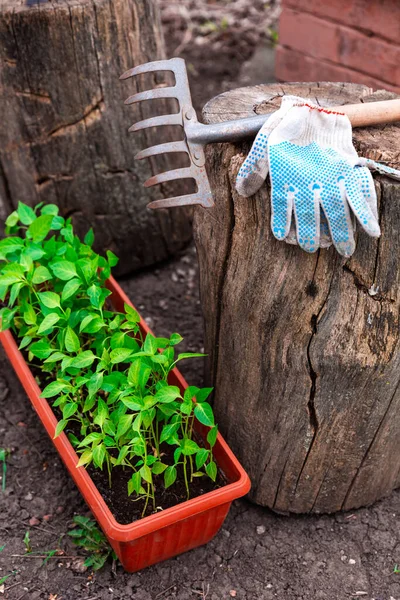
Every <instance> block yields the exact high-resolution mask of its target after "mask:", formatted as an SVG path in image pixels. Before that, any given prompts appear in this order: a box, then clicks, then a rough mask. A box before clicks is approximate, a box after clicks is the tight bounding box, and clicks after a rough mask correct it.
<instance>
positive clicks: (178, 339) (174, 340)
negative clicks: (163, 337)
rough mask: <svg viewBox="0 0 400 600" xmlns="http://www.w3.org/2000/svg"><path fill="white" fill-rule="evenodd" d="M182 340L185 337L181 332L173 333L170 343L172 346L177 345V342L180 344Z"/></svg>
mask: <svg viewBox="0 0 400 600" xmlns="http://www.w3.org/2000/svg"><path fill="white" fill-rule="evenodd" d="M182 340H183V337H182V336H181V335H179V333H172V334H171V336H170V338H169V343H170V344H171V346H176V344H179V343H180V342H181V341H182Z"/></svg>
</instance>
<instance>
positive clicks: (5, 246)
mask: <svg viewBox="0 0 400 600" xmlns="http://www.w3.org/2000/svg"><path fill="white" fill-rule="evenodd" d="M23 247H24V241H23V240H22V239H21V238H19V237H8V238H4V239H3V240H0V257H3V256H4V257H5V256H7V254H11V253H12V252H17V250H21V249H22V248H23Z"/></svg>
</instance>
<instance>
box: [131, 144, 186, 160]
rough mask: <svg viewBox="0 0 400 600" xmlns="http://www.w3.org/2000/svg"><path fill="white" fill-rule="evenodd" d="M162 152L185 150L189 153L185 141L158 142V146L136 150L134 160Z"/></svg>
mask: <svg viewBox="0 0 400 600" xmlns="http://www.w3.org/2000/svg"><path fill="white" fill-rule="evenodd" d="M164 152H186V153H187V154H189V151H188V147H187V145H186V142H183V141H178V142H166V143H165V144H158V146H150V148H146V149H145V150H142V151H141V152H138V153H137V154H136V156H135V160H142V159H143V158H149V157H150V156H155V155H156V154H164Z"/></svg>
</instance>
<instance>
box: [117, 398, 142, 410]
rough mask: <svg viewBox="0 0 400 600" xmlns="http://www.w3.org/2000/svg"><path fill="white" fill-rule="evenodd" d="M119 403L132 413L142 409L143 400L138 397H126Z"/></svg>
mask: <svg viewBox="0 0 400 600" xmlns="http://www.w3.org/2000/svg"><path fill="white" fill-rule="evenodd" d="M121 402H123V404H125V406H126V407H127V408H129V410H133V411H134V412H138V411H140V410H143V408H144V403H143V400H142V399H141V398H139V397H135V396H126V397H125V398H121Z"/></svg>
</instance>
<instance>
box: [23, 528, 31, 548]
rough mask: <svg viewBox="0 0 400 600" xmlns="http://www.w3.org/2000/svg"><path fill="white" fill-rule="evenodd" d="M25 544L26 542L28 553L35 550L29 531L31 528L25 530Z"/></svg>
mask: <svg viewBox="0 0 400 600" xmlns="http://www.w3.org/2000/svg"><path fill="white" fill-rule="evenodd" d="M24 544H25V552H26V553H27V554H30V553H31V552H32V551H33V550H32V545H31V536H30V533H29V529H28V530H27V531H26V532H25V535H24Z"/></svg>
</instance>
